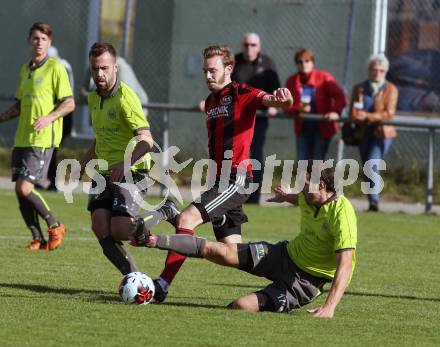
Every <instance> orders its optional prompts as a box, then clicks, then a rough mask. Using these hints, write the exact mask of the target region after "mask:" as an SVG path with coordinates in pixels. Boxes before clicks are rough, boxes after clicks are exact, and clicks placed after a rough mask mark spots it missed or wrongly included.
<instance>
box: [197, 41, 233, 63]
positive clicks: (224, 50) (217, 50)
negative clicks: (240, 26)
mask: <svg viewBox="0 0 440 347" xmlns="http://www.w3.org/2000/svg"><path fill="white" fill-rule="evenodd" d="M216 56H219V57H221V58H222V60H223V64H224V65H225V66H227V65H232V67H234V64H235V57H234V53H232V50H231V48H230V47H229V46H226V45H223V46H219V45H216V46H209V47H206V48H205V49H204V50H203V59H208V58H212V57H216Z"/></svg>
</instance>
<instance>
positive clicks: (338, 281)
mask: <svg viewBox="0 0 440 347" xmlns="http://www.w3.org/2000/svg"><path fill="white" fill-rule="evenodd" d="M353 252H354V250H353V249H346V250H341V251H339V252H336V259H337V268H336V273H335V277H334V278H333V282H332V286H331V288H330V291H329V293H328V296H327V299H326V300H325V303H324V305H323V306H321V307H318V308H315V309H312V310H308V311H309V312H310V313H311V314H313V315H314V316H315V317H323V318H332V317H333V315H334V313H335V309H336V306H337V305H338V304H339V301H341V298H342V296H343V295H344V292H345V288H347V285H348V283H349V281H350V277H351V273H352V261H353Z"/></svg>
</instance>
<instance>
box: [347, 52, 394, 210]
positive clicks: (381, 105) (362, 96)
mask: <svg viewBox="0 0 440 347" xmlns="http://www.w3.org/2000/svg"><path fill="white" fill-rule="evenodd" d="M388 69H389V62H388V59H387V58H386V56H385V55H383V54H375V55H372V56H371V57H370V59H369V60H368V79H367V80H366V81H363V82H361V83H359V84H357V85H355V86H354V88H353V92H352V95H351V103H350V117H351V119H352V120H353V121H354V122H358V123H360V124H362V126H361V127H358V129H361V132H362V133H361V134H359V135H360V136H359V138H360V142H359V152H360V155H361V159H362V162H363V164H364V165H365V163H366V162H367V161H368V160H371V159H376V160H377V159H383V158H384V156H385V154H386V153H387V151H388V149H389V148H390V146H391V142H392V139H393V138H394V137H396V136H397V132H396V129H395V128H394V127H393V126H391V125H384V124H382V121H383V120H390V119H392V118H393V117H394V114H395V113H396V106H397V98H398V90H397V88H396V86H395V85H394V84H392V83H391V82H389V81H387V80H386V74H387V72H388ZM370 171H371V172H370V173H369V174H368V172H367V175H366V176H365V181H366V182H369V183H370V187H371V188H373V191H372V192H371V193H369V194H368V201H369V209H368V210H369V211H372V212H377V211H378V210H379V192H378V189H377V187H378V186H377V185H378V181H379V179H380V174H379V170H378V165H373V166H372V168H371V170H370ZM364 172H365V170H364ZM372 178H374V179H372Z"/></svg>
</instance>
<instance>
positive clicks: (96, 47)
mask: <svg viewBox="0 0 440 347" xmlns="http://www.w3.org/2000/svg"><path fill="white" fill-rule="evenodd" d="M105 52H108V53H109V54H110V55H111V56H112V57H113V58H115V59H116V49H115V47H113V45H112V44H110V43H107V42H95V43H94V44H93V46H92V47H91V48H90V51H89V58H91V57H99V56H100V55H102V54H104V53H105Z"/></svg>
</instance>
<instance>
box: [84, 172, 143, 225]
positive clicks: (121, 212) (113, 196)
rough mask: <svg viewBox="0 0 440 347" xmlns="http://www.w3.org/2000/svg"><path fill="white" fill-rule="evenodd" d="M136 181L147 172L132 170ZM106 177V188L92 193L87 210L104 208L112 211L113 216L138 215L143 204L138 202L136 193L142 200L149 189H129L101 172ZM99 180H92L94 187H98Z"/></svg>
mask: <svg viewBox="0 0 440 347" xmlns="http://www.w3.org/2000/svg"><path fill="white" fill-rule="evenodd" d="M132 175H133V180H134V183H136V182H139V181H140V180H142V179H143V178H145V176H146V174H144V173H140V172H132ZM101 176H102V177H103V178H104V179H105V189H104V190H103V191H102V192H101V193H96V194H95V193H90V194H89V202H88V205H87V210H89V211H90V212H91V213H93V211H95V210H97V209H100V208H103V209H105V210H108V211H111V213H112V216H124V217H136V216H137V215H138V214H139V211H140V210H141V207H142V206H141V205H140V204H139V203H138V202H136V195H137V196H139V197H140V198H141V199H142V200H143V199H144V198H145V196H146V195H147V190H146V189H144V190H141V189H139V188H137V187H136V186H135V187H134V190H132V191H129V190H128V189H125V188H124V187H121V186H119V185H118V184H115V183H113V182H112V181H111V179H110V176H109V175H104V174H101ZM96 186H97V181H96V180H95V178H94V179H93V181H92V189H93V188H96Z"/></svg>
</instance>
